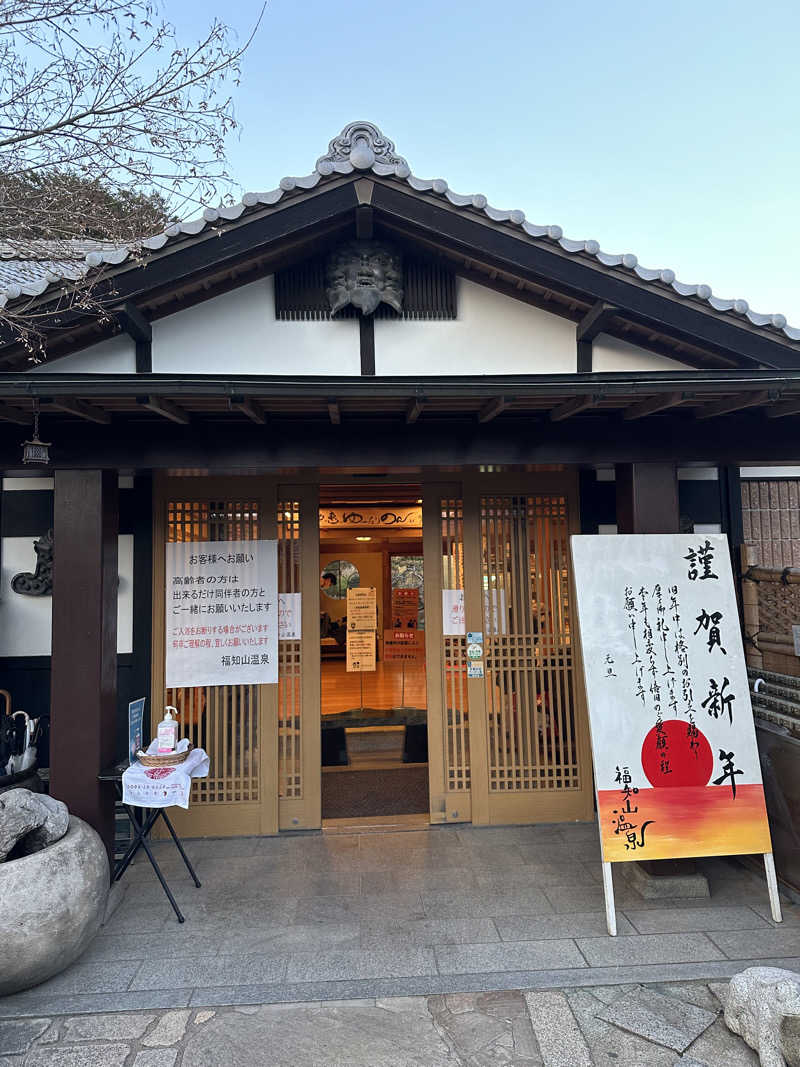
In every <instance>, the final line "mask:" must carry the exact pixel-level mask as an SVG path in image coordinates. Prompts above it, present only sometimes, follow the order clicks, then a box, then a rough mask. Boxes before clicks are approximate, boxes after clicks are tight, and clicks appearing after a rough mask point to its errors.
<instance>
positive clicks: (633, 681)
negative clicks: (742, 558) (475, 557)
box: [571, 534, 772, 862]
mask: <svg viewBox="0 0 800 1067" xmlns="http://www.w3.org/2000/svg"><path fill="white" fill-rule="evenodd" d="M571 545H572V559H573V566H574V574H575V589H576V593H577V610H578V621H579V626H580V640H581V646H582V650H583V666H584V674H585V679H586V697H587V701H588V705H589V723H590V727H591V737H592V753H593V757H594V768H595V782H596V789H597V811H598V820H599V825H600V838H601V843H602V850H603V860H604V862H609V861H614V862H616V861H625V860H648V859H670V858H680V857H690V856H717V855H722V856H724V855H741V854H744V853H769V852H771V848H772V846H771V844H770V833H769V825H768V822H767V812H766V807H765V804H764V788H763V785H762V781H761V766H760V763H759V757H758V748H757V746H756V736H755V728H754V724H753V712H752V708H751V705H750V692H749V689H748V684H747V669H746V664H745V658H744V650H743V647H742V638H741V630H740V624H739V614H738V610H737V605H736V595H735V592H734V585H733V576H732V574H731V566H730V556H729V550H728V542H727V538H726V537H724V536H722V535H719V534H674V535H664V536H662V535H657V536H656V535H618V536H617V537H613V538H612V537H599V536H573V537H572V538H571Z"/></svg>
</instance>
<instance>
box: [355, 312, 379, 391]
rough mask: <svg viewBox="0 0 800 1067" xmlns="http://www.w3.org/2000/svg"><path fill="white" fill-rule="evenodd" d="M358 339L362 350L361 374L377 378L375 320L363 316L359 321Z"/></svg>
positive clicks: (370, 316) (368, 316) (369, 316)
mask: <svg viewBox="0 0 800 1067" xmlns="http://www.w3.org/2000/svg"><path fill="white" fill-rule="evenodd" d="M358 339H359V345H360V348H361V373H362V374H363V375H368V376H371V377H374V376H375V320H374V319H373V317H372V315H361V316H360V317H359V320H358Z"/></svg>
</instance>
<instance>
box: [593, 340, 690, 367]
mask: <svg viewBox="0 0 800 1067" xmlns="http://www.w3.org/2000/svg"><path fill="white" fill-rule="evenodd" d="M694 369H695V368H694V367H690V366H688V365H687V364H686V363H679V362H678V361H677V360H676V359H669V357H668V356H661V355H659V354H658V352H648V351H647V349H645V348H639V346H638V345H632V344H630V343H629V342H628V341H623V340H621V339H620V338H619V337H611V336H610V335H609V334H607V333H601V334H598V335H597V337H595V339H594V341H593V342H592V370H596V371H615V370H618V371H629V370H694Z"/></svg>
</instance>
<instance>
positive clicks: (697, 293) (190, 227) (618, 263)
mask: <svg viewBox="0 0 800 1067" xmlns="http://www.w3.org/2000/svg"><path fill="white" fill-rule="evenodd" d="M370 171H371V172H372V173H373V174H375V175H377V176H378V177H394V178H397V179H399V180H401V181H404V182H406V183H407V184H408V185H409V186H410V187H411V188H412V189H413V190H415V192H421V193H432V194H434V195H435V196H441V197H443V198H444V199H445V200H447V201H448V202H449V203H450V204H452V205H453V206H454V207H457V208H461V209H463V210H466V211H477V212H481V213H483V214H484V215H485V216H486V217H487V218H488V219H490V220H491V221H492V222H498V223H503V224H505V225H507V226H509V227H511V228H515V229H519V230H521V231H522V232H523V233H525V234H526V235H527V236H529V237H532V238H535V239H537V240H548V241H551V242H553V243H554V244H557V245H558V246H559V247H560V248H561V249H563V250H564V251H565V252H568V253H570V254H571V255H576V256H583V257H588V258H591V259H594V260H596V261H597V262H598V263H600V264H601V265H602V266H604V267H609V268H613V269H619V270H622V271H627V272H630V273H632V274H635V275H636V277H638V278H640V279H641V280H642V281H645V282H648V283H651V284H653V285H657V286H663V287H665V288H668V289H672V291H673V292H675V293H677V294H678V295H679V296H681V297H685V298H689V299H693V300H698V301H700V302H701V303H704V304H707V305H708V306H709V307H711V308H712V309H713V310H714V311H718V312H723V313H729V314H731V313H732V314H734V315H738V316H741V317H742V318H745V319H747V321H748V322H749V323H751V324H752V325H753V326H757V327H761V328H767V329H772V330H776V331H779V332H781V333H783V335H784V336H785V337H787V338H789V339H790V340H792V341H798V340H800V329H797V328H795V327H792V326H789V325H787V322H786V317H785V316H784V315H781V314H761V313H759V312H756V311H753V310H751V308H750V306H749V304H748V303H747V301H746V300H740V299H723V298H720V297H717V296H715V295H714V294H713V293H712V291H711V287H710V286H708V285H705V284H699V285H692V284H687V283H685V282H679V281H678V280H677V278H676V277H675V272H674V271H673V270H671V269H670V268H655V269H654V268H650V267H643V266H641V264H640V263H639V261H638V259H637V257H636V256H635V255H633V254H632V253H630V252H628V253H624V254H621V255H620V254H612V253H608V252H604V251H603V250H602V249H601V248H600V245H599V244H598V243H597V241H594V240H586V241H576V240H571V239H570V238H568V237H565V236H564V234H563V231H562V229H561V227H560V226H554V225H550V226H544V225H536V224H533V223H531V222H528V221H527V220H526V218H525V214H524V212H522V211H519V210H511V211H504V210H500V209H498V208H495V207H492V206H491V205H490V204H489V203H488V201H487V199H486V197H485V196H484V195H483V194H482V193H475V194H472V195H463V194H461V193H456V192H454V191H453V190H452V189H450V187H449V186H448V184H447V182H446V181H444V179H442V178H433V179H427V178H417V177H415V176H414V175H413V174H412V173H411V168H410V167H409V165H408V163H407V162H406V160H405V159H404V158H403V157H402V156H400V155H398V153H397V150H396V149H395V146H394V143H393V142H392V141H391V140H389V138H388V137H386V136H384V134H383V133H381V131H380V130H379V129H378V127H377V126H375V125H374V124H373V123H371V122H351V123H349V124H348V125H347V126H345V128H344V129H343V130H342V132H341V133H340V134H339V135H338V136H337V137H334V138H333V140H332V141H331V142H330V144H329V145H328V151H327V152H326V153H325V154H324V155H322V156H320V158H319V159H318V160H317V162H316V165H315V167H314V170H313V171H312V173H311V174H308V175H305V176H303V177H286V178H282V179H281V180H280V182H279V184H278V188H277V189H272V190H270V191H269V192H264V193H254V192H248V193H245V194H244V196H243V197H242V199H241V201H240V202H239V203H238V204H234V205H231V206H229V207H220V208H206V209H205V210H204V211H203V213H202V215H201V216H200V217H199V218H197V219H192V220H190V221H188V222H181V223H176V224H174V225H172V226H169V227H168V228H167V229H166V230H165V231H164V233H161V234H156V235H155V236H154V237H150V238H148V239H147V240H145V241H143V242H142V244H143V247H144V248H145V249H148V250H150V251H158V250H159V249H161V248H163V247H164V246H165V245H166V244H167V243H168V242H169V241H172V240H177V239H178V238H181V237H194V236H196V235H197V234H199V233H202V231H203V230H204V229H205V228H206V227H207V226H210V225H215V224H216V225H219V224H220V223H223V224H224V222H227V221H233V220H234V219H238V218H239V217H240V216H241V215H242V214H243V213H244V212H245V211H253V210H255V209H257V208H258V207H260V206H264V207H271V206H273V205H275V204H277V203H278V202H279V201H280V200H282V199H283V198H284V197H285V196H287V195H290V194H291V193H293V192H295V191H296V190H309V189H314V188H315V187H316V186H317V185H319V184H320V182H323V181H325V180H326V179H329V178H332V177H334V176H335V175H347V174H353V173H367V172H370ZM129 254H130V250H129V249H128V248H119V247H114V246H110V247H109V246H106V247H101V248H94V249H92V250H91V251H90V252H88V254H86V255H85V258H84V259H83V261H82V262H81V263H76V262H65V261H64V260H62V259H53V260H50V261H48V262H46V263H43V262H41V261H37V262H35V263H34V264H33V265H32V264H31V263H30V262H29V261H27V260H20V259H19V257H18V255H17V256H16V257H15V258H14V259H5V260H4V259H3V251H2V246H0V307H2V306H3V305H4V304H6V303H7V302H8V301H9V300H14V299H16V298H18V297H19V296H21V295H25V296H38V295H40V294H41V293H43V292H45V291H46V289H47V288H48V287H49V286H50V285H53V284H56V283H57V282H63V281H70V280H73V279H74V278H77V277H80V275H81V274H82V273H85V272H86V270H88V269H89V268H91V267H95V266H100V265H101V264H108V265H112V266H118V265H119V264H121V263H123V262H124V261H125V260H126V259H127V258H128V256H129ZM45 268H46V269H45Z"/></svg>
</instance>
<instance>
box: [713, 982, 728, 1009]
mask: <svg viewBox="0 0 800 1067" xmlns="http://www.w3.org/2000/svg"><path fill="white" fill-rule="evenodd" d="M729 984H730V983H729V982H709V983H708V988H709V989H710V990H711V992H712V993H713V994H714V996H715V997H716V998H717V1000H718V1001H719V1004H720V1007H721V1008H722V1010H723V1011H724V1010H725V1001H726V1000H727V999H728V986H729Z"/></svg>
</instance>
